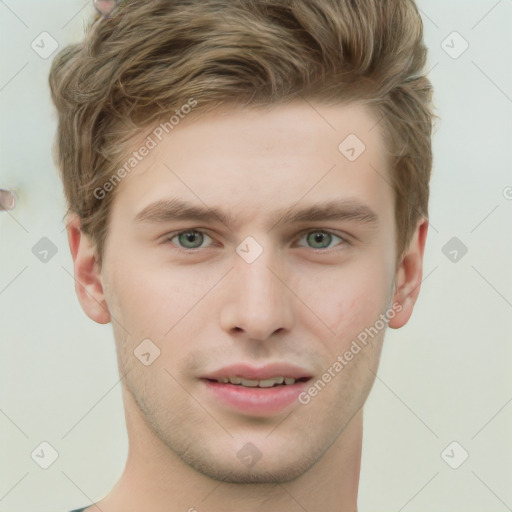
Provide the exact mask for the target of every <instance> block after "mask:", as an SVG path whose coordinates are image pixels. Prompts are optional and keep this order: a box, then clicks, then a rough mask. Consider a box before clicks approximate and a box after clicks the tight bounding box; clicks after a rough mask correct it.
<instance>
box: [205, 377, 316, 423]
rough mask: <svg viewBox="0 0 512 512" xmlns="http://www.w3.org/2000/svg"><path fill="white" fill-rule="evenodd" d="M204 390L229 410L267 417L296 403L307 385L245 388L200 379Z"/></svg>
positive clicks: (305, 383)
mask: <svg viewBox="0 0 512 512" xmlns="http://www.w3.org/2000/svg"><path fill="white" fill-rule="evenodd" d="M201 380H202V381H203V382H204V383H205V385H206V388H207V389H208V390H209V391H210V392H211V393H213V395H214V396H215V397H216V398H218V399H219V400H220V401H221V402H222V403H223V404H225V405H227V406H228V407H229V408H231V409H236V410H237V411H240V412H244V413H249V414H252V415H256V416H268V415H270V414H276V413H278V412H281V411H282V410H283V409H285V408H286V407H288V406H289V405H291V404H293V403H294V402H295V403H298V398H297V397H298V396H299V395H300V393H302V392H303V391H304V389H305V388H306V387H307V385H308V381H306V382H296V383H295V384H290V385H282V386H274V387H271V388H259V387H253V388H250V387H245V386H241V385H237V384H229V383H228V384H224V383H222V382H213V381H210V380H206V379H201Z"/></svg>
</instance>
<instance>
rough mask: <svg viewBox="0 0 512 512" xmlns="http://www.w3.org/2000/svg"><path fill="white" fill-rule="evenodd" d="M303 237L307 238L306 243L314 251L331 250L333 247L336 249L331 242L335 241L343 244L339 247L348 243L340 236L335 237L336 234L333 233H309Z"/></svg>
mask: <svg viewBox="0 0 512 512" xmlns="http://www.w3.org/2000/svg"><path fill="white" fill-rule="evenodd" d="M303 237H306V241H307V243H308V244H310V247H312V248H313V249H330V248H331V247H334V246H332V245H331V242H333V241H334V239H336V238H337V239H338V240H340V242H341V244H337V245H344V244H347V243H348V242H347V241H346V240H345V239H344V238H341V237H340V236H338V235H335V234H334V233H331V232H329V231H322V230H320V231H308V232H307V233H305V234H304V235H303ZM301 247H304V245H301Z"/></svg>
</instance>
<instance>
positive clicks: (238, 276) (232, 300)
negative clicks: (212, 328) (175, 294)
mask: <svg viewBox="0 0 512 512" xmlns="http://www.w3.org/2000/svg"><path fill="white" fill-rule="evenodd" d="M282 268H283V265H282V264H281V263H280V262H279V261H278V257H277V256H275V255H273V254H272V253H271V251H270V250H263V252H262V254H261V255H260V256H259V257H258V258H257V259H256V260H255V261H253V262H252V263H248V262H247V261H245V260H244V259H243V258H241V257H239V256H238V255H236V256H235V262H234V268H233V270H232V271H231V272H230V273H229V275H228V276H227V278H228V279H229V280H230V281H229V285H228V286H227V290H226V298H225V301H224V303H223V306H222V309H221V318H220V322H221V327H222V329H223V330H225V331H226V332H228V333H229V334H234V333H236V332H238V333H240V331H243V332H244V333H245V335H246V336H247V338H249V339H254V340H261V341H263V340H266V339H268V338H269V337H271V336H272V334H274V333H278V332H285V331H289V330H290V329H291V327H292V324H293V318H294V316H293V309H292V307H293V293H292V292H291V291H290V289H289V288H288V287H287V284H286V280H287V279H286V272H283V271H281V270H280V269H282ZM238 335H240V334H238Z"/></svg>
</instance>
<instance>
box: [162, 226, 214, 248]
mask: <svg viewBox="0 0 512 512" xmlns="http://www.w3.org/2000/svg"><path fill="white" fill-rule="evenodd" d="M175 238H176V239H177V240H178V244H175V245H178V247H181V248H182V249H199V248H201V244H202V243H203V241H204V240H205V238H208V239H210V240H211V238H210V237H209V236H208V235H207V234H206V233H203V232H201V231H196V230H190V231H180V232H179V233H176V234H175V235H173V236H169V237H167V238H166V241H169V242H172V243H174V242H173V240H174V239H175Z"/></svg>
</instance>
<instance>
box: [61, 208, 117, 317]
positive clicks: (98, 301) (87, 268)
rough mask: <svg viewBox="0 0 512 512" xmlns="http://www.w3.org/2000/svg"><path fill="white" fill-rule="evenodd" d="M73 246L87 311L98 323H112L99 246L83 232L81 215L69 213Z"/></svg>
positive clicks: (77, 283) (78, 285)
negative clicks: (104, 289) (97, 249)
mask: <svg viewBox="0 0 512 512" xmlns="http://www.w3.org/2000/svg"><path fill="white" fill-rule="evenodd" d="M66 231H67V233H68V242H69V249H70V250H71V256H72V257H73V266H74V270H75V290H76V294H77V296H78V300H79V301H80V304H81V305H82V309H83V310H84V311H85V314H86V315H87V316H88V317H89V318H91V319H92V320H94V321H95V322H98V323H99V324H107V323H109V322H110V312H109V310H108V307H107V302H106V300H105V296H104V294H103V284H102V282H101V268H100V265H99V264H98V257H97V252H96V247H95V245H94V244H93V242H92V240H91V239H90V238H89V236H87V235H85V234H84V233H82V230H81V223H80V217H79V216H78V215H77V214H76V213H70V214H68V215H67V216H66Z"/></svg>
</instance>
